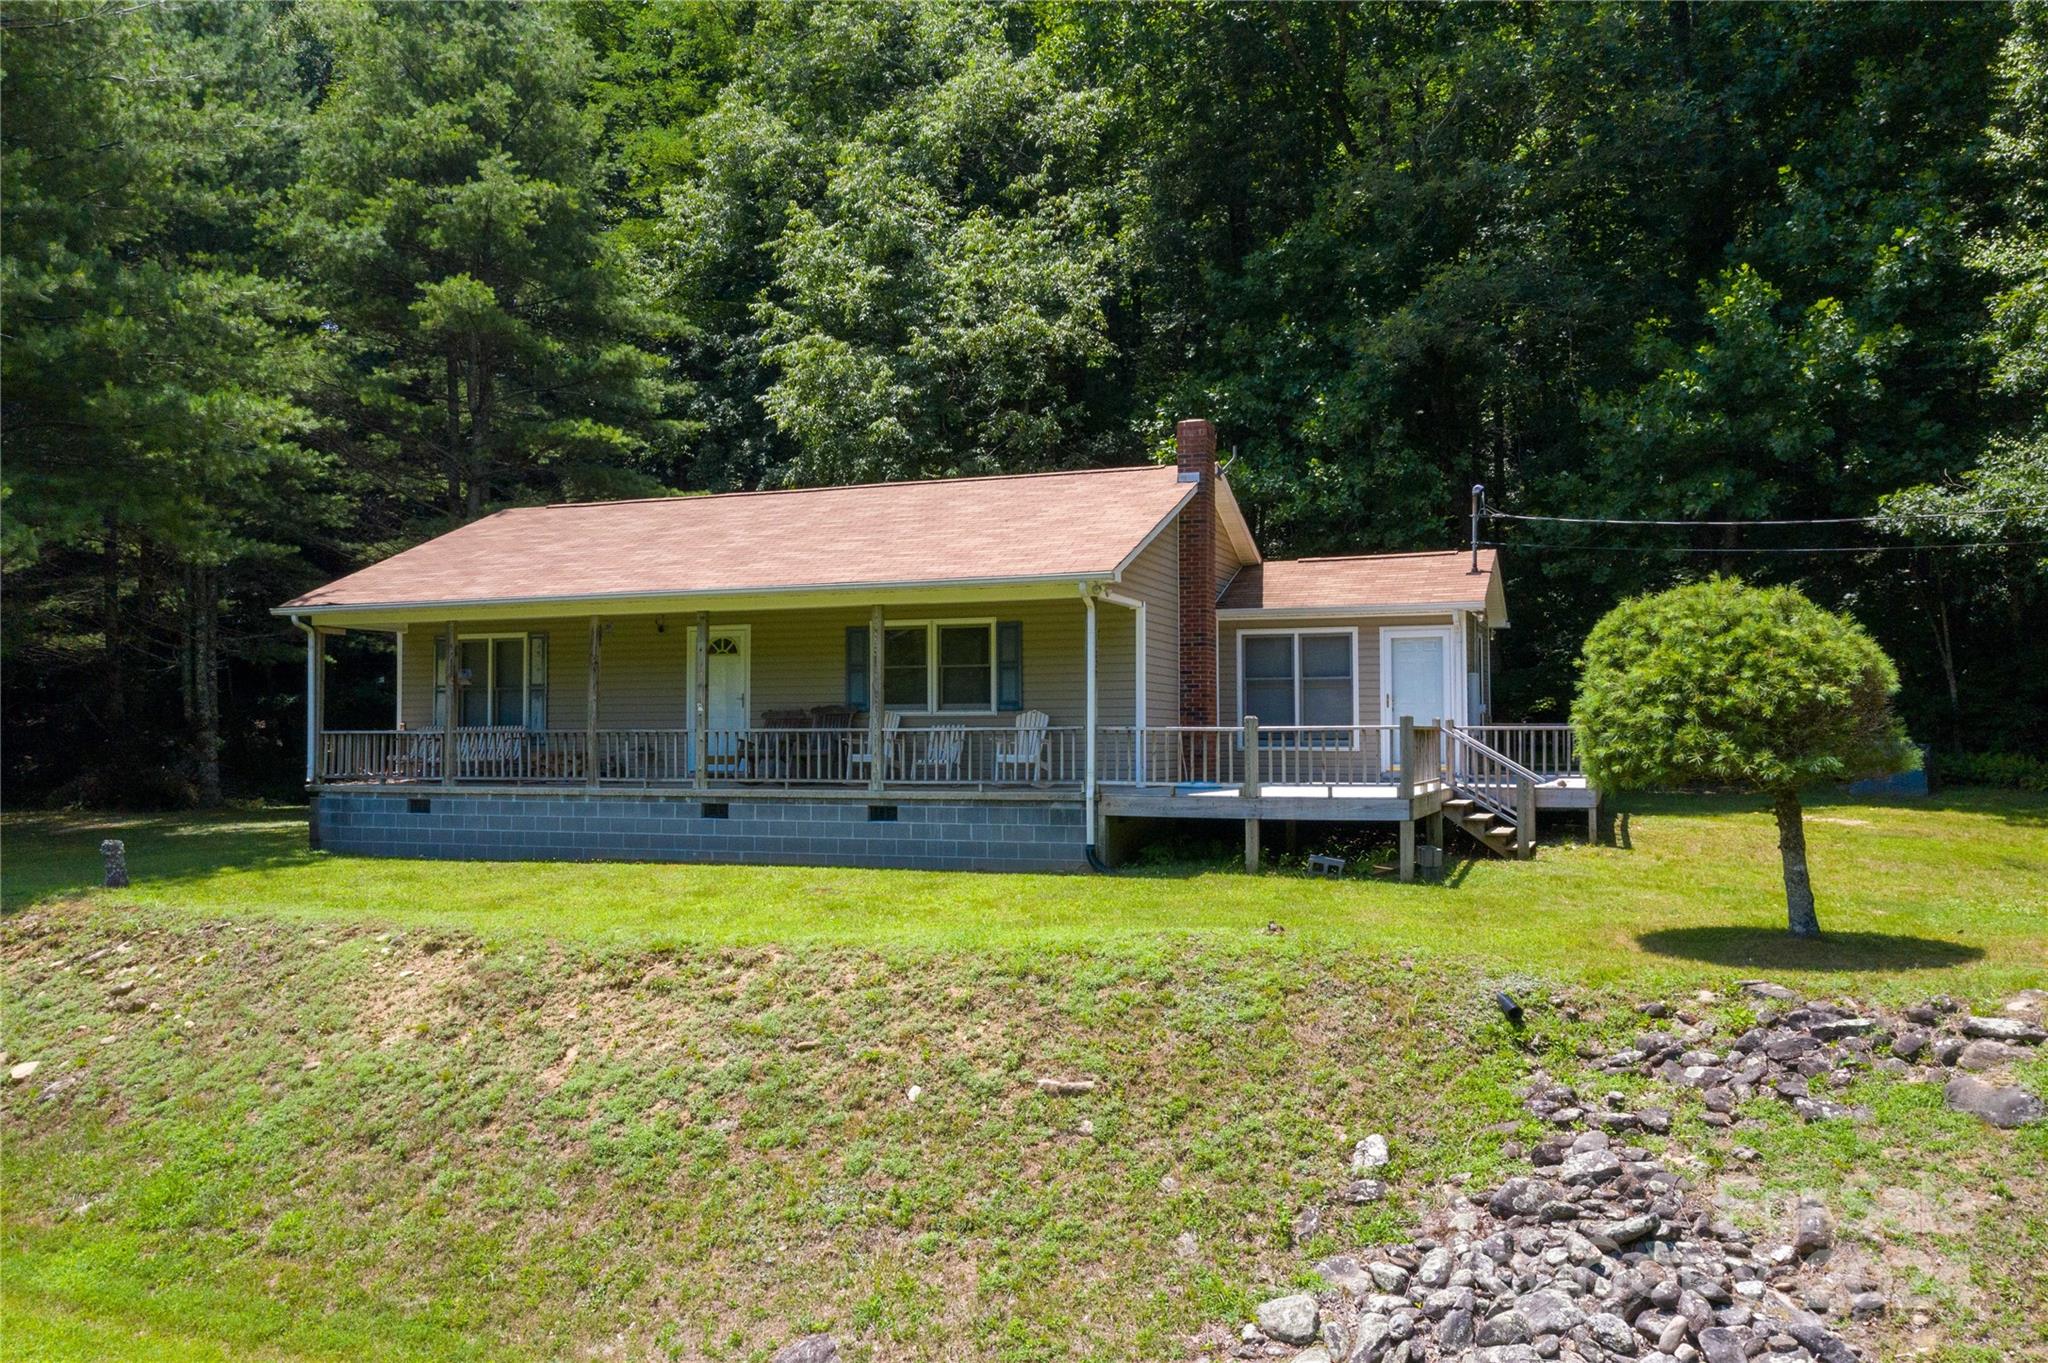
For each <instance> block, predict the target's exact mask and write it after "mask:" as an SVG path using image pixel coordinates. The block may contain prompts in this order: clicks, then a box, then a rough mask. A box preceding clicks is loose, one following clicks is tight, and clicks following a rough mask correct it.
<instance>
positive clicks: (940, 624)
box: [846, 620, 1023, 715]
mask: <svg viewBox="0 0 2048 1363" xmlns="http://www.w3.org/2000/svg"><path fill="white" fill-rule="evenodd" d="M867 637H868V632H867V629H866V627H865V626H859V625H856V626H852V627H850V628H849V629H848V630H847V632H846V703H847V704H848V705H849V706H851V707H853V708H854V709H857V710H859V709H865V708H867V696H868V677H867ZM1022 695H1023V626H1021V625H1020V624H1018V623H1017V622H1015V621H996V620H920V621H917V622H915V623H911V622H907V621H906V622H903V623H899V624H891V625H888V626H885V627H884V629H883V630H882V703H883V704H884V705H885V706H887V707H888V708H889V709H891V710H896V711H901V712H903V713H907V714H957V715H990V714H996V713H999V712H1001V711H1006V710H1019V709H1022V708H1023V700H1022Z"/></svg>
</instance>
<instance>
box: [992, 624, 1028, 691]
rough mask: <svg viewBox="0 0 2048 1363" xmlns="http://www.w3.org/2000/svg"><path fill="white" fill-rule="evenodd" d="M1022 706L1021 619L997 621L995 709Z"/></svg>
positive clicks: (1022, 652)
mask: <svg viewBox="0 0 2048 1363" xmlns="http://www.w3.org/2000/svg"><path fill="white" fill-rule="evenodd" d="M1023 708H1024V622H1023V621H1022V620H1003V621H999V622H997V624H996V709H998V710H1006V711H1016V710H1022V709H1023Z"/></svg>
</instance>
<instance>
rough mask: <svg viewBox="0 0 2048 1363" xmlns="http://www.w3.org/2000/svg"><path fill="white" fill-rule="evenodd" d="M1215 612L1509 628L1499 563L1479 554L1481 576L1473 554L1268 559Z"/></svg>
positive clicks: (1240, 577)
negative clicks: (1477, 614) (1479, 619)
mask: <svg viewBox="0 0 2048 1363" xmlns="http://www.w3.org/2000/svg"><path fill="white" fill-rule="evenodd" d="M1216 606H1217V609H1218V610H1225V611H1249V610H1265V611H1307V612H1335V611H1344V610H1352V611H1358V612H1360V613H1372V612H1384V611H1388V610H1392V609H1397V608H1399V609H1405V608H1408V607H1421V608H1423V609H1427V610H1483V611H1486V612H1487V614H1488V616H1489V617H1495V618H1494V619H1493V623H1495V624H1501V625H1504V624H1506V623H1507V603H1506V598H1505V596H1504V594H1503V592H1502V590H1501V583H1500V562H1499V556H1498V555H1497V554H1496V553H1495V552H1494V551H1493V550H1491V549H1481V550H1480V551H1479V571H1478V572H1477V573H1474V572H1473V571H1472V553H1471V551H1470V550H1469V549H1447V550H1434V551H1431V552H1428V553H1421V554H1358V555H1354V556H1350V557H1345V558H1297V559H1280V560H1274V559H1268V560H1267V561H1266V562H1264V563H1254V564H1248V565H1246V566H1245V567H1244V568H1241V569H1239V570H1238V574H1237V576H1235V577H1233V578H1231V579H1230V585H1229V586H1228V587H1226V588H1224V591H1223V595H1222V597H1221V598H1220V599H1219V600H1218V601H1217V603H1216Z"/></svg>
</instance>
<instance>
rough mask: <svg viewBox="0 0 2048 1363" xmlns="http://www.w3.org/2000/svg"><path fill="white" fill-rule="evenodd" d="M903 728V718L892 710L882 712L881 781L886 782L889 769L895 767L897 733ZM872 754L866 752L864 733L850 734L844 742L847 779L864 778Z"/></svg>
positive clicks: (866, 742)
mask: <svg viewBox="0 0 2048 1363" xmlns="http://www.w3.org/2000/svg"><path fill="white" fill-rule="evenodd" d="M902 727H903V716H902V715H900V714H898V713H897V712H896V711H894V710H884V711H883V712H882V779H884V780H887V779H888V776H889V769H890V768H892V767H894V766H895V765H896V739H897V731H898V730H900V729H901V728H902ZM873 756H874V755H873V754H872V753H870V752H869V751H868V736H867V733H866V732H865V731H862V732H860V733H856V734H850V735H848V737H847V740H846V774H847V777H848V778H849V779H855V778H865V777H866V775H867V771H868V766H869V763H870V762H871V761H872V760H873Z"/></svg>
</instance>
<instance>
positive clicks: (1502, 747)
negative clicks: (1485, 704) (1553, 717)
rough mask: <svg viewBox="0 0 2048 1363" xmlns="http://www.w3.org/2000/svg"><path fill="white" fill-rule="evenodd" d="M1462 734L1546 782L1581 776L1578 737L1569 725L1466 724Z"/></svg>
mask: <svg viewBox="0 0 2048 1363" xmlns="http://www.w3.org/2000/svg"><path fill="white" fill-rule="evenodd" d="M1463 729H1464V732H1465V733H1468V734H1470V735H1472V737H1474V738H1476V739H1478V740H1479V741H1480V742H1481V743H1484V744H1485V745H1486V746H1487V747H1489V748H1492V749H1493V750H1494V751H1495V752H1497V753H1500V754H1501V755H1503V756H1504V757H1506V758H1508V759H1509V760H1510V761H1513V762H1517V763H1520V764H1521V765H1522V766H1524V767H1527V768H1528V769H1529V770H1530V771H1533V772H1535V773H1536V774H1537V775H1539V776H1542V777H1545V778H1547V779H1552V780H1554V779H1556V778H1558V777H1563V776H1584V775H1585V774H1586V769H1585V768H1584V767H1582V766H1580V765H1579V741H1578V735H1577V734H1576V733H1575V732H1574V730H1573V729H1572V726H1571V725H1569V724H1470V725H1465V726H1463Z"/></svg>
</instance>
